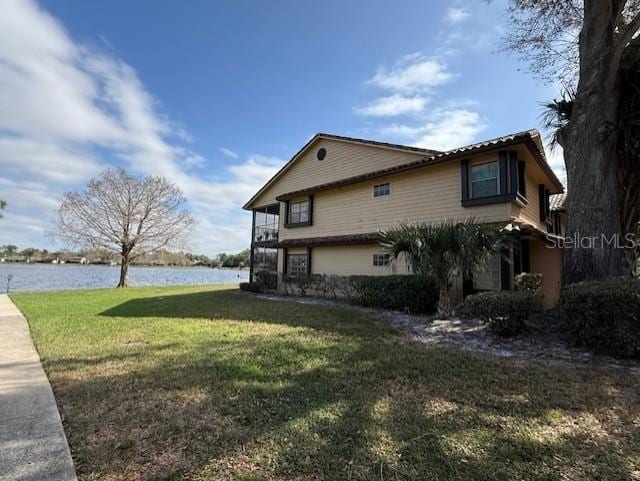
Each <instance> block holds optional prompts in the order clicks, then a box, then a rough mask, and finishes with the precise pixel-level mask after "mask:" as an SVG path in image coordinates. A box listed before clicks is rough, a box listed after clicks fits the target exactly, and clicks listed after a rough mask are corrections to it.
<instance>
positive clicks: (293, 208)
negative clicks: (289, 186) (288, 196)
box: [287, 199, 309, 224]
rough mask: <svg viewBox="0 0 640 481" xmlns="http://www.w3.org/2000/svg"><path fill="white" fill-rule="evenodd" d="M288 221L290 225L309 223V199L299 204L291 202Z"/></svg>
mask: <svg viewBox="0 0 640 481" xmlns="http://www.w3.org/2000/svg"><path fill="white" fill-rule="evenodd" d="M287 220H288V223H289V224H307V223H309V199H307V200H303V201H299V202H290V203H289V212H288V214H287Z"/></svg>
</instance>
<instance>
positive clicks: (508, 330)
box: [465, 291, 535, 337]
mask: <svg viewBox="0 0 640 481" xmlns="http://www.w3.org/2000/svg"><path fill="white" fill-rule="evenodd" d="M534 304H535V296H534V294H533V293H531V292H529V291H499V292H484V293H482V294H474V295H472V296H468V297H467V298H466V299H465V308H466V309H467V310H468V311H469V312H470V313H471V314H473V315H475V316H478V317H479V318H480V319H481V320H482V321H483V322H486V323H488V324H489V329H491V330H492V331H493V332H494V333H496V334H498V335H499V336H504V337H507V336H515V335H517V334H519V333H520V332H522V330H523V329H524V321H526V320H527V319H528V317H529V315H530V314H531V311H532V309H533V307H534Z"/></svg>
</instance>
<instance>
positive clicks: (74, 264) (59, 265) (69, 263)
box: [0, 261, 249, 271]
mask: <svg viewBox="0 0 640 481" xmlns="http://www.w3.org/2000/svg"><path fill="white" fill-rule="evenodd" d="M0 266H52V267H68V266H82V267H113V268H119V267H120V264H116V265H113V266H112V265H109V264H80V263H79V262H65V263H57V264H53V263H50V262H11V261H9V262H7V261H5V262H0ZM129 267H130V268H133V267H153V268H158V269H160V268H172V269H176V268H178V269H219V270H223V271H248V270H249V268H248V267H218V266H216V267H211V266H204V265H201V266H181V265H173V264H168V265H158V264H132V265H131V266H129Z"/></svg>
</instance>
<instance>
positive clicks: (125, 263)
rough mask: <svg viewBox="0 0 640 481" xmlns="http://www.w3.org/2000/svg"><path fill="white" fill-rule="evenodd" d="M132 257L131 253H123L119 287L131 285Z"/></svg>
mask: <svg viewBox="0 0 640 481" xmlns="http://www.w3.org/2000/svg"><path fill="white" fill-rule="evenodd" d="M130 262H131V259H130V258H129V255H123V256H122V261H121V263H120V281H119V282H118V287H128V286H129V263H130Z"/></svg>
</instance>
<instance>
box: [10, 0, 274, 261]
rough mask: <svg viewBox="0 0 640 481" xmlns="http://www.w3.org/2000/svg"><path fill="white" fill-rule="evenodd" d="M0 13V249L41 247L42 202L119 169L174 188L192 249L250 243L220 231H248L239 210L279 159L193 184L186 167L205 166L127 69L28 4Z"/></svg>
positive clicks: (256, 159) (45, 217)
mask: <svg viewBox="0 0 640 481" xmlns="http://www.w3.org/2000/svg"><path fill="white" fill-rule="evenodd" d="M2 10H3V11H2V15H1V16H0V193H1V194H2V197H3V198H7V200H8V201H9V206H8V208H7V211H6V215H5V219H4V220H3V224H6V226H8V228H7V229H5V228H3V229H2V231H0V244H2V243H7V242H15V239H22V241H24V242H27V241H29V242H28V243H29V244H33V245H38V246H42V247H45V246H46V245H47V242H46V241H45V240H44V237H43V234H44V226H45V225H47V224H48V222H49V219H50V218H51V216H52V214H53V208H54V207H55V201H49V202H47V203H46V204H43V202H42V198H46V199H50V200H51V199H56V198H57V197H58V196H59V195H60V194H61V193H62V192H64V191H65V190H70V189H75V188H78V187H80V186H82V184H83V183H84V182H86V181H87V180H88V179H89V178H90V177H91V176H93V175H95V174H96V173H98V172H100V170H102V169H103V168H105V167H106V166H107V165H110V164H114V163H117V164H123V165H124V166H125V167H126V168H128V169H130V170H133V171H135V172H137V173H139V174H144V175H151V174H153V175H162V176H165V177H167V178H169V179H170V180H171V181H172V182H175V183H176V184H178V185H179V186H180V187H181V188H182V190H183V191H184V193H185V195H186V197H187V199H188V201H189V204H190V206H191V207H192V209H193V211H194V214H195V215H196V217H198V218H200V219H201V223H200V227H199V228H198V229H199V230H198V231H197V232H196V235H195V238H196V240H197V242H194V244H195V245H194V248H196V249H198V250H200V251H203V252H205V253H208V254H214V253H216V252H218V251H219V250H220V249H221V248H222V246H224V247H225V249H229V250H239V249H241V248H244V247H246V246H247V245H248V243H249V240H250V238H249V235H248V233H247V232H246V230H245V231H244V233H243V234H242V236H241V237H238V236H233V235H231V234H230V233H229V232H228V230H225V229H224V228H223V227H222V226H225V225H232V226H238V225H244V223H245V222H246V223H247V226H248V225H249V221H247V220H246V218H247V216H246V215H243V214H242V213H241V212H240V207H241V205H242V203H243V202H244V201H246V200H247V199H248V198H249V197H250V195H251V194H252V193H253V192H254V191H255V190H256V189H257V188H258V187H259V186H260V185H261V184H262V183H263V182H264V181H266V180H267V178H268V177H270V176H271V175H272V174H273V173H274V172H275V171H276V170H277V168H278V167H279V166H280V165H282V163H283V162H282V161H280V160H277V159H273V158H266V157H260V156H252V157H250V158H249V159H247V160H246V161H244V162H241V163H238V164H235V165H233V166H231V167H229V168H227V169H225V170H222V171H220V170H218V171H219V172H221V176H220V178H217V179H203V178H201V177H199V176H198V175H196V174H194V173H193V172H192V169H193V168H194V167H198V166H200V167H201V166H203V165H205V164H206V160H205V159H204V158H203V157H202V156H201V155H199V154H198V153H196V152H193V151H192V150H190V149H189V148H187V147H186V146H185V145H181V144H180V141H182V142H188V141H189V140H190V136H189V134H188V132H187V131H186V130H185V129H184V128H182V127H178V126H176V125H175V124H174V123H173V122H172V121H171V120H170V119H169V118H167V117H166V116H165V115H163V114H162V113H161V112H160V109H159V105H158V102H157V101H156V99H154V97H153V96H152V95H151V94H150V93H149V92H148V91H147V90H146V89H145V87H144V85H143V83H142V81H141V80H140V79H139V77H138V76H137V74H136V72H135V70H134V69H133V68H132V67H131V66H129V65H127V64H126V63H125V62H123V61H122V60H120V59H118V58H116V57H115V56H113V55H112V54H110V53H107V52H101V51H96V50H95V49H90V48H87V47H85V46H83V45H79V44H77V43H75V42H74V41H73V40H72V39H71V38H70V37H69V35H68V34H67V32H66V31H65V30H64V28H63V27H62V26H61V24H60V23H59V22H58V21H57V20H56V19H55V18H53V17H52V16H51V15H49V14H48V13H46V12H45V11H44V10H42V9H40V8H39V7H38V6H37V5H36V4H35V3H34V2H33V1H31V0H3V5H2ZM232 157H233V156H232ZM236 157H237V156H236ZM29 218H31V219H33V221H32V222H27V221H26V220H27V219H29ZM207 226H216V228H215V229H209V228H208V227H207ZM18 231H20V232H18ZM198 239H199V240H198ZM230 239H234V242H235V245H233V246H232V245H231V244H230V243H229V242H230Z"/></svg>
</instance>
